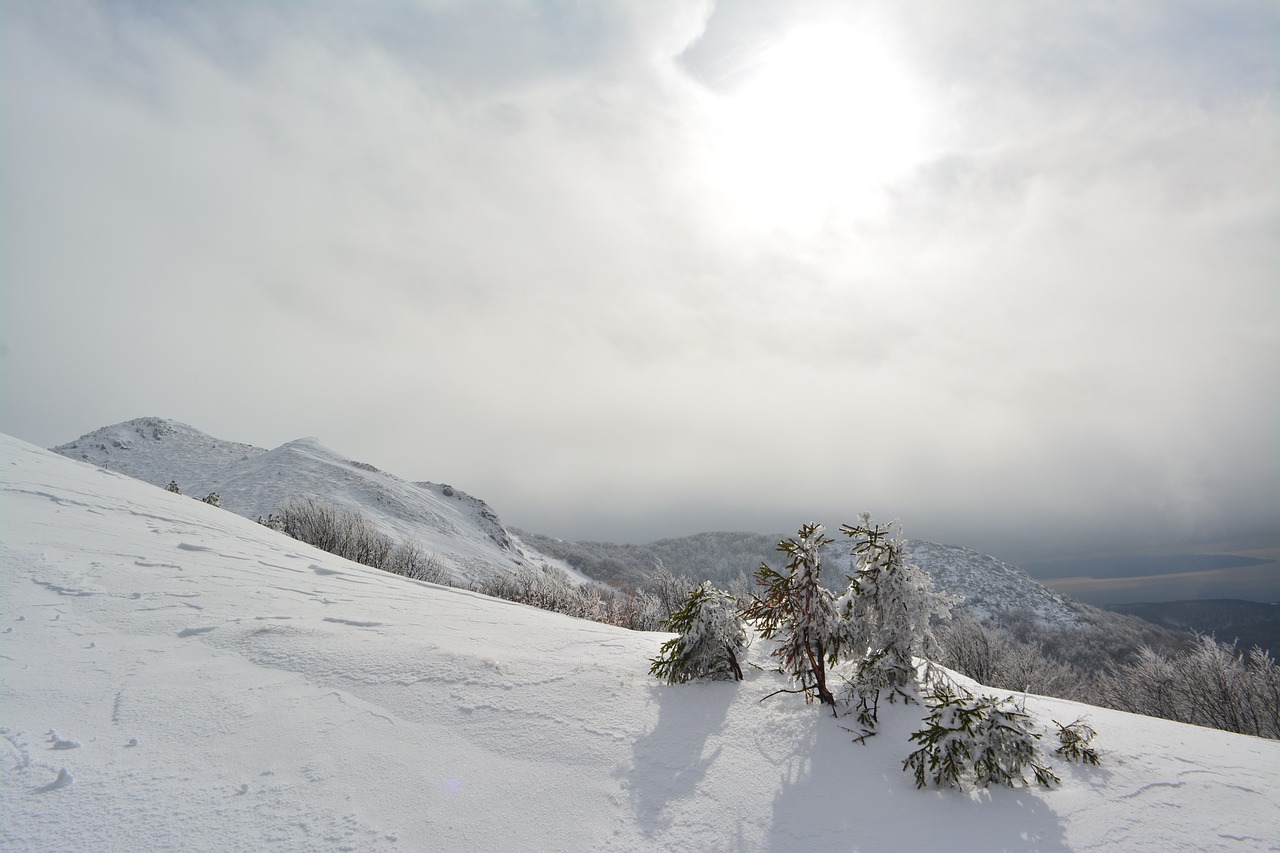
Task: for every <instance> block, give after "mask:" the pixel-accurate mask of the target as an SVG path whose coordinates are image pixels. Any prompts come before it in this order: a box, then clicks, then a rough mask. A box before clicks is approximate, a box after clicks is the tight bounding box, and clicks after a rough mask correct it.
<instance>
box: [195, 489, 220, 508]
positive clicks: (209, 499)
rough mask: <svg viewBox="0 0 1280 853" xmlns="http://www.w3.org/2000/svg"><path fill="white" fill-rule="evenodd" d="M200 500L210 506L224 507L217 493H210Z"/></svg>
mask: <svg viewBox="0 0 1280 853" xmlns="http://www.w3.org/2000/svg"><path fill="white" fill-rule="evenodd" d="M200 500H202V501H204V502H205V503H207V504H209V505H210V506H218V507H220V506H222V498H220V497H219V496H218V493H217V492H210V493H209V494H207V495H205V496H204V497H203V498H201V499H200Z"/></svg>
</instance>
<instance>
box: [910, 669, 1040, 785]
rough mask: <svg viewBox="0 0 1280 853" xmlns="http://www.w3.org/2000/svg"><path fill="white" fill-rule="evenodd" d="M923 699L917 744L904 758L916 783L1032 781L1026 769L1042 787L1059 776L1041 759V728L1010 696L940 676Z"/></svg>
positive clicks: (915, 739) (1025, 783) (1019, 782)
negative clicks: (976, 690) (977, 691)
mask: <svg viewBox="0 0 1280 853" xmlns="http://www.w3.org/2000/svg"><path fill="white" fill-rule="evenodd" d="M925 704H926V705H927V706H928V707H929V714H928V716H926V717H925V719H924V728H922V729H920V730H919V731H917V732H915V733H914V734H912V735H911V740H912V741H913V742H915V743H918V744H920V746H919V748H918V749H916V750H915V751H914V752H912V753H911V754H910V755H908V756H907V759H906V761H904V762H903V763H902V769H903V770H904V771H912V772H914V774H915V780H916V787H918V788H923V787H925V786H926V785H927V784H929V783H930V782H932V783H933V784H934V785H941V786H947V787H952V788H962V787H964V783H965V781H966V780H969V781H970V782H971V783H972V784H974V785H976V786H977V787H979V788H985V787H987V786H988V785H991V784H996V785H1006V786H1008V787H1011V788H1012V787H1015V786H1017V785H1027V784H1030V783H1029V781H1028V780H1027V777H1026V775H1025V774H1026V773H1027V772H1028V771H1030V772H1031V774H1032V778H1033V779H1034V780H1035V782H1036V783H1037V784H1040V785H1043V786H1044V787H1046V788H1048V787H1050V786H1051V785H1052V784H1053V783H1055V782H1058V781H1060V780H1059V779H1058V777H1057V776H1055V775H1054V774H1053V772H1052V771H1051V770H1050V769H1049V767H1048V766H1047V765H1045V764H1043V763H1041V761H1040V749H1039V740H1040V734H1039V733H1038V732H1036V731H1035V730H1034V728H1033V727H1032V724H1031V718H1030V717H1029V716H1028V715H1027V713H1026V712H1025V711H1024V710H1022V709H1021V708H1019V707H1018V706H1017V705H1015V704H1014V702H1013V700H1012V699H1009V698H1000V697H996V696H974V695H973V694H971V693H969V692H968V691H966V690H962V689H960V688H958V687H954V686H953V685H950V684H948V683H946V682H941V681H939V682H937V683H935V685H934V686H933V689H932V690H931V691H930V692H929V693H928V694H926V696H925Z"/></svg>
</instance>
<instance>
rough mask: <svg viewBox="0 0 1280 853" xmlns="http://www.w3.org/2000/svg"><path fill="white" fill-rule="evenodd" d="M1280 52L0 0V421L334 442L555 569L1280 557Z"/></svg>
mask: <svg viewBox="0 0 1280 853" xmlns="http://www.w3.org/2000/svg"><path fill="white" fill-rule="evenodd" d="M1278 36H1280V5H1278V4H1276V3H1274V2H1271V0H1258V2H1233V0H1204V2H1194V0H1176V1H1175V0H1150V2H1142V1H1141V0H1133V2H1105V3H1104V2H1097V3H1094V2H1080V0H1063V2H1049V0H1045V2H1018V3H1013V2H997V0H990V2H982V0H971V2H965V3H955V2H951V1H950V0H921V2H896V1H895V2H892V3H889V2H885V3H878V2H867V3H855V2H829V3H824V2H781V0H776V2H764V0H746V2H743V1H742V0H721V2H719V3H711V2H687V1H686V2H654V0H636V2H630V3H623V2H616V3H614V2H605V0H600V2H578V3H569V2H533V0H527V1H526V2H505V3H502V2H483V3H482V2H454V3H440V2H420V3H411V2H407V0H397V1H396V2H381V3H380V2H359V3H357V2H354V0H352V1H351V2H332V3H325V4H318V3H317V4H312V3H297V2H281V3H278V4H272V3H268V2H253V3H223V2H205V3H182V4H178V3H162V2H125V1H124V0H121V2H98V3H77V2H46V0H40V2H34V0H33V2H21V0H5V2H4V3H3V5H0V181H2V184H0V217H2V219H0V237H2V240H3V243H2V246H0V248H2V251H0V284H2V286H3V291H2V298H3V303H2V311H0V352H2V353H3V357H2V358H0V371H2V372H0V381H2V382H3V405H2V407H0V431H3V432H7V433H9V434H12V435H15V436H17V437H19V438H22V439H25V440H27V441H31V442H34V443H36V444H39V445H42V446H51V445H54V444H59V443H62V442H65V441H69V440H71V439H74V438H76V437H78V436H79V435H81V434H82V433H85V432H88V431H90V430H93V429H95V428H97V427H100V426H104V425H106V424H110V423H115V422H118V421H121V420H126V419H129V418H134V417H140V416H144V415H159V416H163V417H170V418H174V419H177V420H180V421H184V422H187V423H190V424H192V425H193V426H196V427H197V428H199V429H201V430H204V431H205V432H208V433H211V434H213V435H215V436H218V437H220V438H225V439H231V440H236V441H244V442H248V443H251V444H256V445H259V446H262V447H274V446H276V445H278V444H280V443H282V442H285V441H288V440H290V439H293V438H298V437H303V436H316V437H318V438H319V439H320V440H321V441H322V442H323V443H324V444H326V445H328V446H330V447H332V448H334V449H336V450H339V451H341V452H343V453H345V454H347V455H349V456H351V457H353V458H356V459H359V460H363V461H367V462H371V463H373V464H375V465H377V466H378V467H380V468H382V469H384V470H388V471H391V472H393V473H396V474H398V475H400V476H402V477H405V478H407V479H429V480H434V481H444V482H450V483H452V484H454V485H456V486H458V487H459V488H462V489H465V490H466V491H469V492H471V493H473V494H475V495H478V496H480V497H482V498H484V499H486V500H488V501H489V502H490V503H491V504H492V505H493V506H494V508H495V509H496V510H497V511H498V513H499V514H500V515H501V516H502V518H503V519H504V521H506V522H507V523H508V524H512V525H515V526H518V527H524V528H527V529H531V530H536V531H538V532H542V533H548V534H551V535H557V536H562V537H566V538H579V539H581V538H590V539H614V540H631V541H645V540H649V539H653V538H658V537H662V536H671V535H681V534H685V533H691V532H695V531H700V530H707V529H746V530H759V531H762V532H775V531H788V530H794V529H795V528H796V527H797V526H799V524H801V523H802V522H804V521H808V520H818V521H823V522H825V523H827V524H829V525H831V526H833V527H834V526H836V525H838V524H839V523H840V522H842V521H853V520H855V519H856V514H857V513H858V512H859V511H861V510H864V509H865V510H869V511H871V512H873V513H874V514H875V515H876V516H877V517H882V518H889V517H899V518H900V519H901V520H902V522H903V524H904V527H905V529H906V532H907V534H908V535H914V536H919V537H923V538H930V539H937V540H941V541H950V542H957V543H960V544H965V545H970V546H971V547H977V548H981V549H983V550H988V551H992V552H993V553H997V554H998V555H1000V556H1007V557H1019V558H1023V559H1026V558H1028V557H1029V556H1035V555H1037V554H1040V553H1043V554H1045V555H1050V554H1052V555H1059V554H1064V553H1089V552H1092V551H1095V550H1106V549H1110V548H1138V549H1151V548H1156V549H1157V550H1161V551H1167V550H1174V547H1173V546H1174V545H1177V547H1179V548H1181V547H1219V546H1222V547H1226V546H1228V545H1229V546H1230V547H1243V545H1242V544H1241V543H1242V542H1243V541H1244V540H1245V539H1249V540H1251V541H1254V542H1255V543H1257V542H1262V541H1264V540H1266V541H1269V543H1270V544H1271V545H1276V544H1280V494H1278V493H1280V485H1278V484H1280V461H1278V459H1280V454H1278V453H1277V446H1278V442H1277V437H1280V412H1278V409H1280V406H1278V401H1280V393H1278V390H1277V389H1280V376H1278V374H1280V105H1278V103H1277V94H1278V88H1280V84H1278V81H1280V54H1278V53H1277V51H1276V44H1277V38H1278ZM1224 543H1226V544H1225V545H1224ZM1233 543H1234V544H1233Z"/></svg>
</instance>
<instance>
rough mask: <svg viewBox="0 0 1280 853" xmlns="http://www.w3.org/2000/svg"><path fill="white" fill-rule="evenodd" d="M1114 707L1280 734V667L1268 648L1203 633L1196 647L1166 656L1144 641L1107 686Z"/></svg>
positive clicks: (1246, 731)
mask: <svg viewBox="0 0 1280 853" xmlns="http://www.w3.org/2000/svg"><path fill="white" fill-rule="evenodd" d="M1103 692H1104V701H1105V702H1106V704H1108V705H1110V706H1111V707H1113V708H1119V709H1120V710H1123V711H1132V712H1134V713H1137V714H1148V715H1150V716H1153V717H1164V718H1166V719H1169V720H1177V721H1179V722H1183V723H1192V724H1194V725H1198V726H1209V727H1211V728H1215V729H1222V730H1224V731H1229V732H1239V733H1240V734H1247V735H1255V736H1257V737H1267V738H1280V668H1278V667H1277V666H1276V662H1275V659H1274V658H1272V657H1271V655H1270V654H1269V653H1267V652H1265V651H1263V650H1262V649H1259V648H1256V647H1255V648H1254V649H1253V650H1252V651H1250V652H1249V653H1247V654H1245V653H1242V652H1239V651H1237V650H1236V648H1235V646H1234V645H1228V644H1226V643H1219V642H1218V641H1216V640H1215V639H1214V638H1213V637H1209V636H1203V635H1201V636H1199V637H1197V638H1196V644H1195V646H1194V647H1192V649H1191V650H1190V651H1188V652H1185V653H1183V654H1176V655H1173V656H1170V657H1165V656H1164V655H1162V654H1160V653H1159V652H1157V651H1156V650H1154V649H1152V648H1150V647H1148V646H1143V647H1142V648H1141V649H1139V650H1138V654H1137V656H1136V657H1135V658H1134V659H1133V661H1132V662H1130V663H1129V664H1127V665H1125V666H1121V667H1118V668H1116V669H1115V670H1113V672H1112V673H1111V674H1110V675H1109V676H1108V678H1107V679H1106V683H1105V684H1104V686H1103Z"/></svg>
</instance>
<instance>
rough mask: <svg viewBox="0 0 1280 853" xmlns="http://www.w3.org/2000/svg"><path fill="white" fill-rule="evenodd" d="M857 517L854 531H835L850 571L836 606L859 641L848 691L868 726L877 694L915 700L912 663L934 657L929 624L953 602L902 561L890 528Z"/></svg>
mask: <svg viewBox="0 0 1280 853" xmlns="http://www.w3.org/2000/svg"><path fill="white" fill-rule="evenodd" d="M858 518H859V522H860V523H859V524H858V525H857V526H851V525H848V524H846V525H843V526H841V528H840V532H841V533H843V534H844V535H846V536H848V537H850V538H851V539H853V551H852V553H853V556H854V557H855V559H856V566H855V571H854V575H853V577H851V578H850V579H849V587H848V589H847V590H846V591H845V594H844V595H843V596H841V597H840V599H839V600H838V601H837V603H836V607H837V610H838V611H839V612H840V613H841V614H842V615H843V616H844V617H845V619H846V621H848V622H849V623H850V624H852V625H856V626H858V628H859V630H860V632H861V636H862V638H863V639H864V640H865V645H864V646H863V648H864V649H865V654H864V655H863V657H862V659H861V660H860V661H859V662H858V664H857V668H856V670H855V672H854V677H853V682H852V683H851V685H850V686H851V693H852V695H853V697H854V698H855V699H856V700H857V701H858V703H859V705H860V707H861V709H862V711H863V714H862V716H863V717H864V719H863V720H862V722H863V724H864V725H871V724H874V722H875V704H876V702H877V701H878V699H879V697H880V694H881V692H882V691H885V692H887V694H888V698H889V701H891V702H892V701H893V700H894V699H895V698H899V697H900V698H902V699H904V700H906V701H912V700H914V699H915V698H916V693H917V687H916V663H915V659H916V658H926V657H928V656H930V655H934V654H936V652H937V641H936V640H935V638H934V635H933V630H932V628H931V627H930V621H931V620H932V619H933V618H934V617H935V616H936V617H939V618H944V619H945V618H947V617H948V616H949V615H950V612H951V604H952V603H953V601H952V599H950V598H948V597H946V596H943V595H940V594H938V593H935V592H934V591H933V579H932V578H930V577H929V575H928V574H927V573H926V572H924V571H923V570H922V569H920V568H919V567H918V566H916V565H913V564H911V563H909V562H908V561H907V555H906V542H905V541H904V540H903V539H902V538H901V535H900V532H899V531H897V530H896V529H895V526H894V525H893V524H887V525H879V524H875V523H873V522H872V521H871V516H870V515H869V514H868V513H862V514H861V515H860V516H859V517H858Z"/></svg>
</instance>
